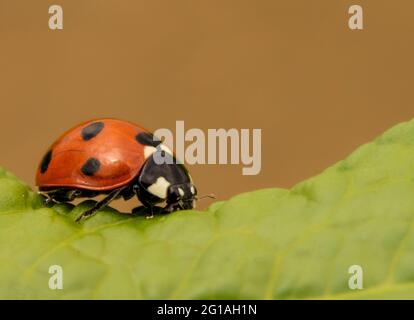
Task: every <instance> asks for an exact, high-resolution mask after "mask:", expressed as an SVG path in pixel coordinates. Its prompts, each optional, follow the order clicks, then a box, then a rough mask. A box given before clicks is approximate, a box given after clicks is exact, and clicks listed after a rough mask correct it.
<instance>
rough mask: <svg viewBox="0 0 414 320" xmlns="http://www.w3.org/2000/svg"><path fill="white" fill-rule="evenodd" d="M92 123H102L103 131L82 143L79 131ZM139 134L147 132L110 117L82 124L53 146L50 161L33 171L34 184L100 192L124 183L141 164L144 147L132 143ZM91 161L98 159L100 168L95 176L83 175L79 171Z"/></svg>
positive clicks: (83, 140) (135, 173)
mask: <svg viewBox="0 0 414 320" xmlns="http://www.w3.org/2000/svg"><path fill="white" fill-rule="evenodd" d="M93 123H104V128H102V129H101V132H98V133H97V134H96V135H95V136H93V137H92V138H89V139H87V140H85V138H84V135H82V130H84V129H85V128H87V127H88V126H89V125H91V124H93ZM142 132H148V131H147V130H145V129H143V128H141V127H139V126H137V125H135V124H133V123H130V122H127V121H122V120H117V119H111V118H108V119H96V120H91V121H88V122H85V123H82V124H80V125H78V126H76V127H75V128H73V129H70V130H69V131H67V132H66V133H64V134H63V135H62V136H61V137H60V138H59V139H58V140H57V141H56V142H55V143H53V145H52V146H51V148H50V149H49V152H51V156H50V155H49V158H50V159H44V160H43V162H42V164H43V165H44V164H45V161H47V160H49V163H47V164H46V165H47V168H46V170H44V172H42V164H41V165H40V166H39V168H38V170H37V175H36V185H37V186H39V187H41V188H48V187H70V188H81V189H86V190H99V191H104V190H111V189H114V188H117V187H119V186H122V185H125V184H128V183H129V182H130V181H131V180H132V179H133V178H134V177H136V176H137V174H138V172H139V170H140V169H141V167H142V165H143V163H144V162H145V155H144V148H145V146H144V145H142V144H141V143H138V142H137V140H136V137H137V135H138V134H140V133H142ZM86 138H88V136H87V137H86ZM46 157H47V156H46ZM91 158H98V159H99V161H100V168H99V171H97V172H96V173H95V174H93V175H86V174H84V173H83V172H82V170H81V168H82V167H83V166H84V164H85V163H86V162H87V161H88V159H91Z"/></svg>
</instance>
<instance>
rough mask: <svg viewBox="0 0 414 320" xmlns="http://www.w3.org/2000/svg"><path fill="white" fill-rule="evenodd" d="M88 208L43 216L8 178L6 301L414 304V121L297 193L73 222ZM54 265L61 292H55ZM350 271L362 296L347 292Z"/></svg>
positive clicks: (1, 223)
mask: <svg viewBox="0 0 414 320" xmlns="http://www.w3.org/2000/svg"><path fill="white" fill-rule="evenodd" d="M275 170H277V168H275ZM91 205H92V202H91V201H86V202H84V203H82V204H80V205H79V206H77V207H74V206H72V205H68V204H64V205H63V204H61V205H56V206H54V207H53V208H46V207H43V206H42V204H41V201H40V199H39V197H38V196H37V195H36V194H35V193H33V192H32V191H30V190H29V188H28V187H27V186H26V185H25V184H23V183H22V182H20V181H19V180H18V179H16V178H15V177H14V176H13V175H11V174H10V173H8V172H6V171H5V170H3V169H2V170H0V283H1V286H0V298H1V299H11V298H34V299H45V298H52V299H61V298H64V299H72V298H74V299H75V298H76V299H84V298H85V299H93V298H99V299H105V298H111V299H118V298H125V299H168V298H173V299H184V298H188V299H215V298H217V299H223V298H236V299H242V298H243V299H291V298H317V299H319V298H333V299H356V298H361V299H370V298H379V299H382V298H412V297H414V267H413V266H414V232H413V229H414V121H411V122H408V123H403V124H400V125H398V126H396V127H394V128H393V129H391V130H389V131H388V132H386V133H385V134H383V135H382V136H381V137H379V138H378V139H376V140H375V141H373V142H372V143H369V144H366V145H364V146H362V147H360V148H358V149H357V150H356V151H355V152H354V153H353V154H352V155H350V156H349V157H348V158H347V159H346V160H343V161H341V162H339V163H337V164H335V165H334V166H332V167H330V168H329V169H327V170H325V171H324V172H323V173H321V174H320V175H318V176H316V177H314V178H311V179H309V180H306V181H304V182H302V183H299V184H298V185H296V186H295V187H293V188H292V189H291V190H283V189H265V190H258V191H254V192H250V193H245V194H241V195H238V196H236V197H234V198H232V199H230V200H228V201H224V202H218V203H215V204H213V205H212V206H211V207H210V208H209V209H208V210H206V211H182V212H176V213H173V214H170V215H163V216H156V217H155V218H154V219H149V220H148V219H145V218H144V217H140V216H132V215H127V214H120V213H118V212H116V211H115V210H113V209H110V208H107V209H105V210H104V211H102V212H100V213H99V214H98V215H96V216H95V217H92V218H91V219H89V220H87V221H86V222H84V223H82V224H77V223H75V222H74V221H73V220H74V218H75V217H76V216H77V215H78V214H79V213H80V212H81V211H82V210H85V208H89V207H90V206H91ZM52 265H59V266H61V267H62V268H63V289H62V290H51V289H49V286H48V283H49V279H50V277H51V276H52V274H49V272H48V271H49V267H50V266H52ZM352 265H359V266H361V267H362V268H363V287H364V289H362V290H351V289H349V288H348V280H349V278H350V276H351V274H349V273H348V268H349V267H350V266H352Z"/></svg>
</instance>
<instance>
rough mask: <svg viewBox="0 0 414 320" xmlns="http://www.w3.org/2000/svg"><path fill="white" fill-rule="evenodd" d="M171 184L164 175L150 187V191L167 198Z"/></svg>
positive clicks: (161, 197)
mask: <svg viewBox="0 0 414 320" xmlns="http://www.w3.org/2000/svg"><path fill="white" fill-rule="evenodd" d="M170 185H171V183H169V182H168V181H167V180H165V178H164V177H159V178H158V179H157V181H156V182H155V183H153V184H152V185H150V186H149V187H148V191H149V192H151V193H152V194H153V195H154V196H157V197H158V198H160V199H166V198H167V190H168V187H169V186H170Z"/></svg>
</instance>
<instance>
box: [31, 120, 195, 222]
mask: <svg viewBox="0 0 414 320" xmlns="http://www.w3.org/2000/svg"><path fill="white" fill-rule="evenodd" d="M157 156H158V157H162V159H163V160H164V161H157V158H156V157H157ZM158 159H161V158H158ZM36 185H37V186H38V188H39V193H40V194H42V195H43V196H44V197H45V198H46V201H47V202H49V203H60V202H71V201H73V200H75V199H77V198H92V197H96V196H98V195H105V197H104V199H103V200H101V201H99V202H97V203H96V204H95V206H94V207H92V208H91V209H89V210H87V211H85V212H83V213H82V214H81V215H80V216H79V217H77V219H76V221H80V220H82V219H85V218H88V217H90V216H92V215H94V214H95V213H97V212H98V211H99V210H100V209H101V208H103V207H105V206H107V205H109V204H110V203H111V201H112V200H114V199H117V198H121V197H122V198H123V199H124V200H129V199H131V198H132V197H134V196H137V197H138V199H139V201H140V202H141V204H142V205H143V206H144V207H145V208H146V211H147V216H148V217H152V216H153V208H154V207H155V205H156V204H159V203H162V202H164V203H165V207H164V208H163V212H166V213H169V212H173V211H176V210H185V209H192V208H194V205H195V200H196V199H197V189H196V187H195V185H194V184H193V182H192V179H191V176H190V174H189V173H188V170H187V169H186V168H185V166H184V165H183V164H182V163H180V162H179V161H177V159H176V158H175V156H174V154H173V153H172V152H171V151H170V149H169V148H168V147H167V146H165V145H164V144H162V143H161V141H160V140H159V139H157V138H156V137H154V135H153V134H152V133H150V132H148V131H147V130H145V129H143V128H141V127H139V126H137V125H135V124H133V123H130V122H127V121H122V120H117V119H111V118H105V119H97V120H91V121H88V122H85V123H82V124H80V125H78V126H76V127H74V128H72V129H70V130H69V131H67V132H66V133H64V134H63V135H62V136H61V137H60V138H59V139H58V140H56V142H54V143H53V144H52V146H51V147H50V148H49V150H48V151H47V153H46V154H45V156H44V157H43V159H42V160H41V162H40V165H39V168H38V170H37V173H36ZM136 209H138V208H135V209H134V210H133V212H135V210H136Z"/></svg>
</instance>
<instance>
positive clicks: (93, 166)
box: [81, 158, 101, 176]
mask: <svg viewBox="0 0 414 320" xmlns="http://www.w3.org/2000/svg"><path fill="white" fill-rule="evenodd" d="M100 167H101V163H100V162H99V160H98V159H96V158H89V159H88V160H87V161H86V162H85V164H84V165H83V166H82V168H81V171H82V173H83V174H84V175H86V176H93V175H94V174H95V173H97V172H98V170H99V168H100Z"/></svg>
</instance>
